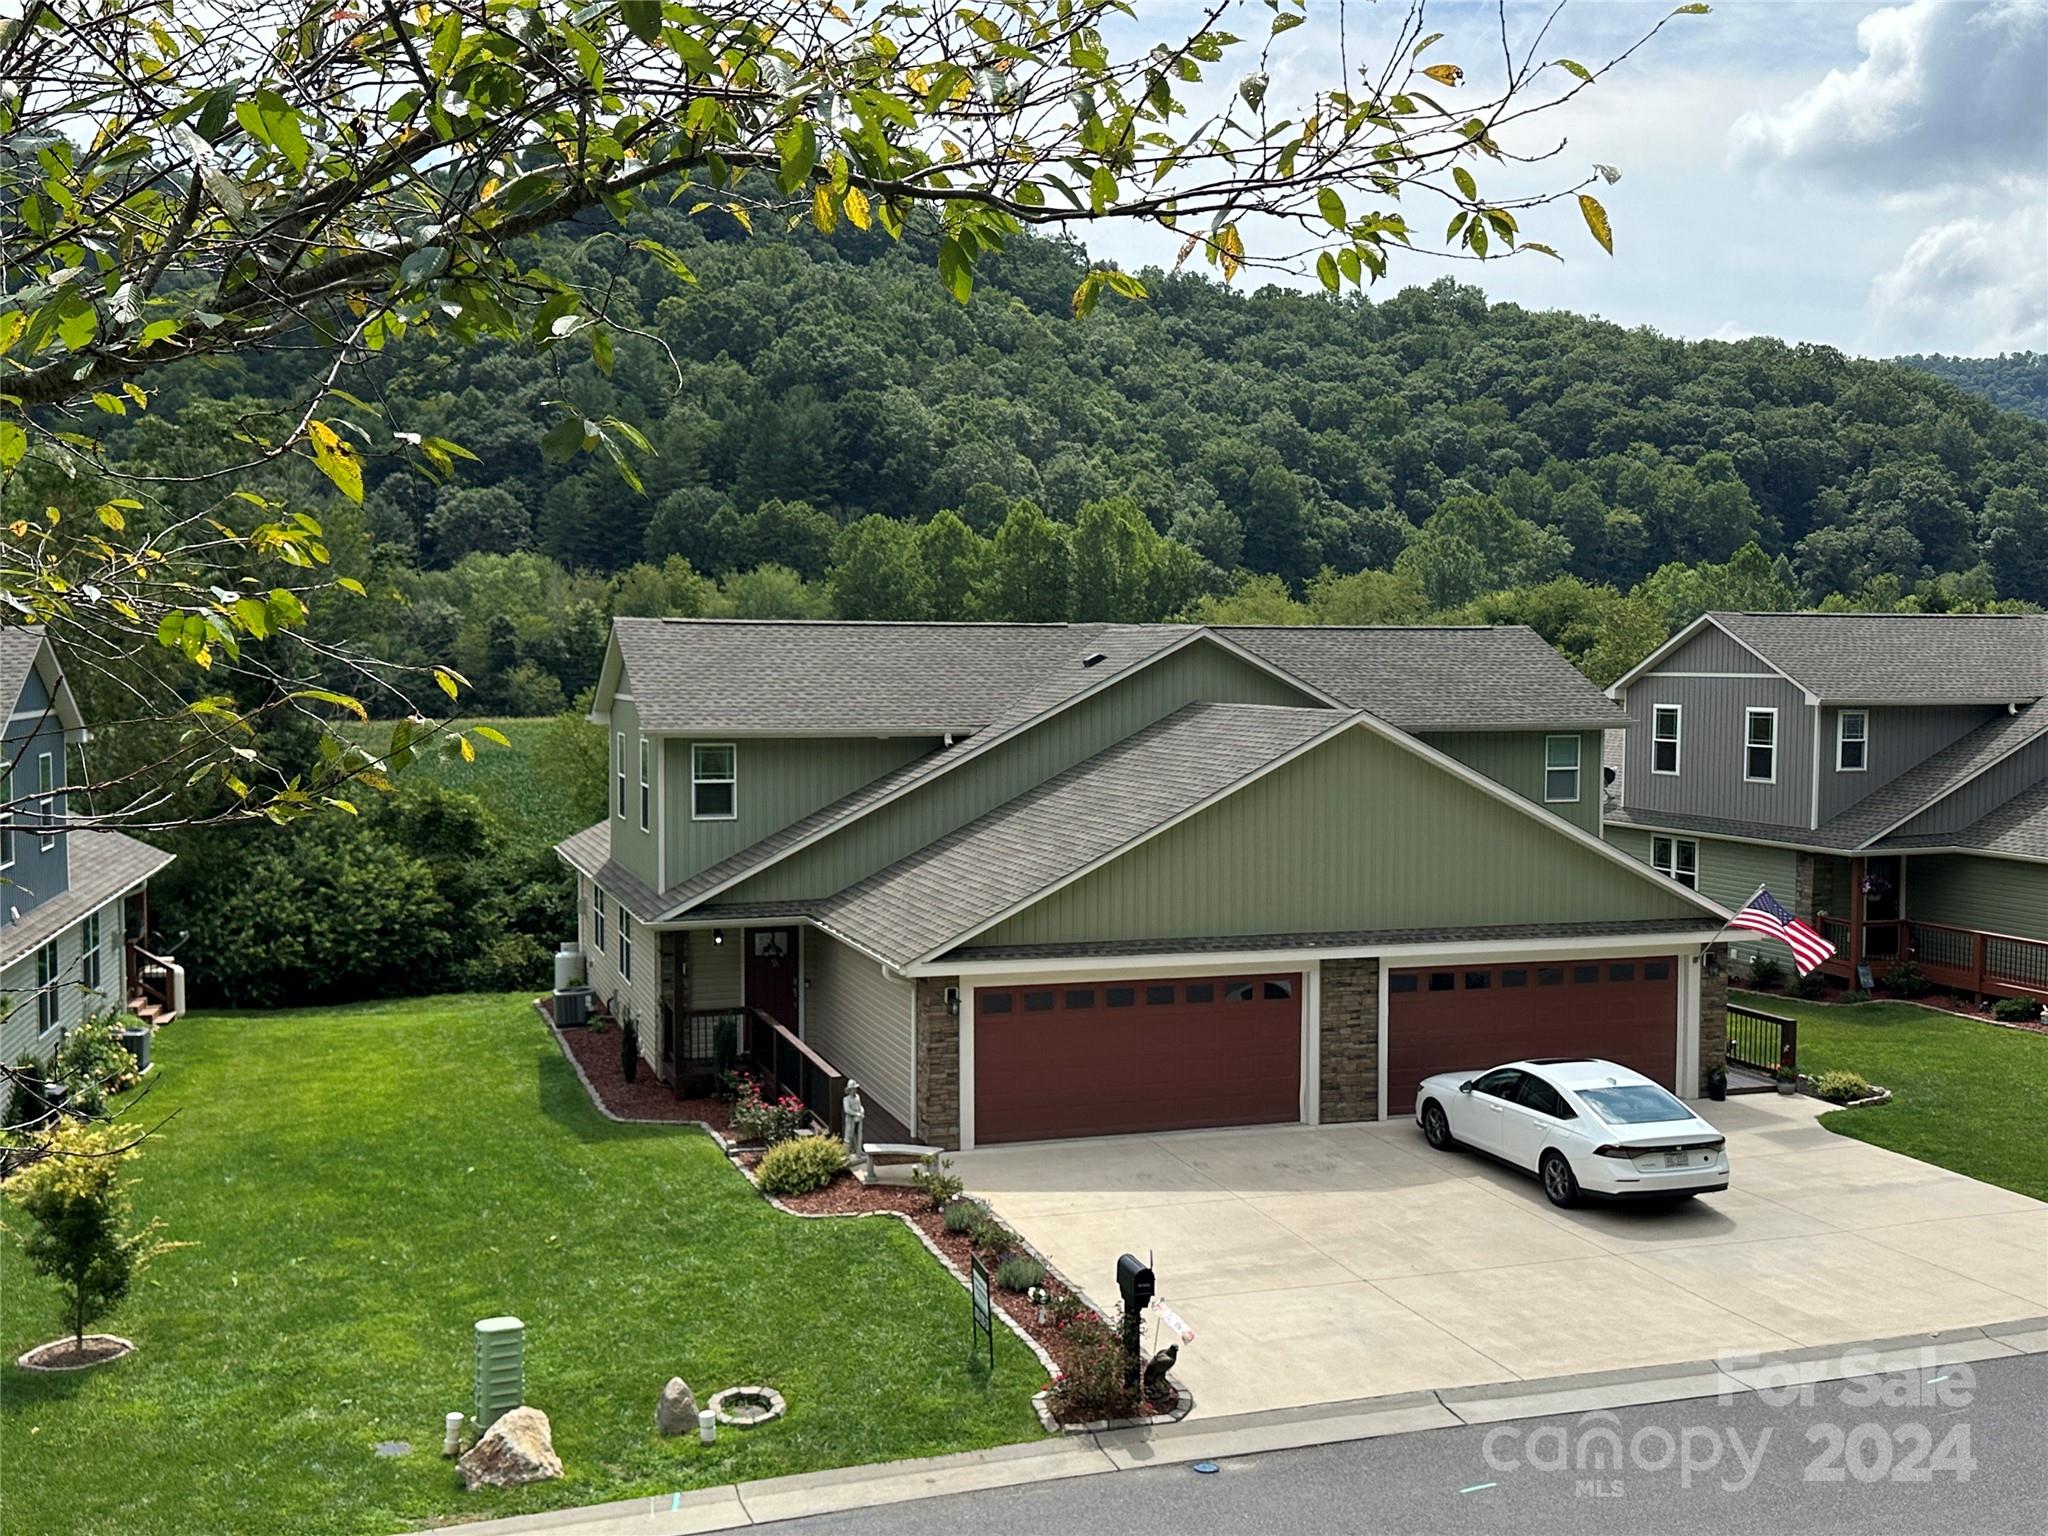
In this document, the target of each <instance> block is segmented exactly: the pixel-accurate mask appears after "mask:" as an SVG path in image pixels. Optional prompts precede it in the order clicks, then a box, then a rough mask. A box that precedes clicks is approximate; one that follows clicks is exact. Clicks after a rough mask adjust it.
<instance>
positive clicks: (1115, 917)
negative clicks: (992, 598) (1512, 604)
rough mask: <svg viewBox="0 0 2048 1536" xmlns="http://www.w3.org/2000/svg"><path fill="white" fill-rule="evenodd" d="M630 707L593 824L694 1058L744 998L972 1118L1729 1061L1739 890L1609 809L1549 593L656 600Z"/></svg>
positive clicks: (809, 1060)
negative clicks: (881, 618)
mask: <svg viewBox="0 0 2048 1536" xmlns="http://www.w3.org/2000/svg"><path fill="white" fill-rule="evenodd" d="M593 718H594V719H595V720H597V721H599V722H601V723H603V724H604V726H605V727H606V733H607V735H608V737H609V738H610V745H611V767H610V783H609V786H608V790H609V793H608V796H607V799H608V802H609V804H608V807H607V809H608V814H607V816H606V819H605V820H604V821H602V822H600V823H598V824H597V825H595V826H593V827H590V828H589V829H587V830H586V831H583V832H580V833H578V834H576V835H575V836H574V837H571V838H569V839H567V840H566V841H564V842H563V843H561V844H560V845H559V851H560V853H561V856H562V858H563V859H564V860H565V861H566V862H567V863H568V864H570V865H571V866H572V867H573V868H574V869H575V871H576V873H577V877H578V888H579V902H578V908H579V925H580V938H581V941H582V945H583V949H584V952H585V954H586V956H587V957H588V970H589V978H590V981H591V983H592V985H593V986H594V987H595V988H596V989H597V992H598V993H599V995H600V996H601V997H603V998H605V999H607V1000H609V1001H611V1002H612V1003H613V1005H614V1007H615V1009H616V1011H618V1012H621V1013H630V1015H631V1016H632V1018H633V1020H634V1022H635V1024H636V1025H637V1027H638V1029H639V1038H640V1047H641V1051H642V1053H643V1055H644V1056H645V1057H646V1059H647V1061H648V1062H649V1063H650V1065H651V1067H652V1069H653V1070H654V1071H655V1072H656V1073H657V1074H658V1075H659V1076H661V1077H662V1078H664V1079H667V1080H671V1081H674V1082H676V1083H678V1084H679V1085H682V1084H685V1083H688V1082H690V1081H692V1080H697V1081H701V1080H703V1078H704V1077H705V1076H706V1075H707V1074H706V1073H705V1071H704V1069H705V1067H706V1066H707V1064H708V1061H709V1059H710V1055H711V1052H712V1048H713V1043H714V1035H715V1033H716V1032H718V1031H721V1030H726V1031H732V1030H737V1029H744V1030H745V1031H747V1032H748V1035H749V1048H750V1050H751V1051H752V1052H753V1054H754V1055H756V1056H757V1057H763V1056H766V1055H768V1054H770V1053H780V1057H781V1063H780V1066H779V1067H778V1076H779V1077H781V1079H782V1080H783V1081H785V1082H790V1081H795V1082H797V1083H798V1084H799V1086H801V1087H802V1089H803V1092H804V1095H805V1097H806V1099H807V1100H808V1101H811V1102H813V1104H814V1107H817V1108H819V1109H820V1111H821V1113H827V1114H829V1110H830V1093H829V1091H828V1089H829V1084H831V1083H832V1082H835V1081H836V1080H837V1074H845V1075H850V1076H852V1077H854V1078H857V1079H858V1080H859V1081H860V1083H861V1084H862V1086H863V1088H864V1090H865V1091H866V1095H867V1101H868V1104H869V1106H870V1109H871V1111H872V1112H874V1113H875V1114H876V1115H877V1117H878V1118H877V1120H876V1121H875V1122H873V1124H876V1125H883V1126H891V1123H892V1122H893V1126H892V1127H891V1128H900V1130H901V1131H904V1132H909V1133H914V1134H915V1135H916V1136H918V1137H919V1138H921V1139H923V1140H926V1141H929V1142H932V1143H935V1144H939V1145H944V1146H974V1145H977V1144H980V1143H986V1142H993V1141H1014V1140H1031V1139H1039V1138H1045V1137H1057V1136H1083V1135H1102V1134H1112V1133H1117V1132H1126V1131H1146V1130H1161V1129H1169V1128H1175V1127H1189V1126H1209V1125H1234V1124H1251V1123H1270V1122H1302V1123H1308V1124H1316V1123H1319V1122H1324V1121H1340V1120H1370V1119H1375V1118H1389V1117H1394V1116H1398V1115H1401V1114H1404V1113H1407V1112H1408V1111H1409V1110H1410V1109H1411V1108H1412V1105H1413V1102H1414V1091H1415V1085H1416V1083H1417V1082H1418V1081H1419V1080H1420V1078H1421V1077H1422V1076H1423V1075H1424V1074H1426V1073H1429V1072H1435V1071H1441V1070H1449V1069H1452V1068H1463V1067H1473V1068H1478V1067H1484V1066H1488V1065H1491V1064H1493V1063H1495V1062H1497V1061H1501V1060H1509V1059H1513V1058H1515V1057H1518V1056H1525V1055H1546V1054H1575V1053H1589V1054H1599V1055H1605V1056H1611V1057H1614V1058H1617V1059H1619V1060H1622V1061H1625V1062H1628V1063H1629V1064H1630V1065H1634V1066H1638V1067H1639V1068H1640V1069H1641V1070H1643V1071H1646V1072H1648V1073H1651V1074H1652V1075H1654V1076H1656V1077H1658V1078H1659V1079H1661V1080H1662V1081H1664V1082H1667V1083H1669V1084H1671V1085H1672V1086H1674V1087H1676V1088H1678V1089H1679V1090H1681V1091H1684V1092H1693V1091H1696V1089H1697V1085H1698V1083H1699V1081H1700V1078H1701V1074H1702V1072H1703V1071H1704V1070H1705V1069H1706V1068H1709V1067H1712V1066H1715V1065H1718V1064H1719V1062H1720V1060H1721V1054H1722V1038H1723V1037H1722V1028H1723V1009H1722V1003H1721V998H1722V989H1723V987H1724V986H1725V977H1723V976H1721V975H1719V974H1718V973H1717V971H1716V970H1715V969H1714V968H1712V967H1709V966H1707V965H1705V963H1704V961H1705V957H1706V950H1707V948H1708V947H1709V941H1710V940H1711V939H1712V938H1713V936H1714V935H1715V933H1716V932H1717V931H1718V930H1719V928H1720V927H1721V924H1722V922H1723V920H1724V919H1725V917H1726V915H1727V914H1726V913H1725V912H1724V911H1723V910H1722V909H1721V908H1719V907H1717V906H1716V905H1714V904H1713V903H1712V902H1710V901H1707V900H1705V899H1702V898H1701V897H1699V896H1697V895H1695V894H1694V893H1692V892H1689V891H1683V890H1680V889H1678V888H1676V887H1674V886H1673V885H1671V884H1670V883H1669V882H1668V881H1664V880H1661V879H1659V878H1657V877H1656V876H1655V875H1654V874H1652V873H1651V872H1650V871H1649V870H1647V869H1645V868H1644V867H1643V866H1641V865H1640V864H1638V863H1636V862H1635V861H1634V860H1632V859H1630V858H1628V857H1626V856H1625V855H1622V854H1618V853H1616V852H1615V851H1614V850H1612V849H1610V848H1608V847H1607V846H1606V845H1605V844H1604V843H1603V842H1602V841H1601V840H1600V779H1599V769H1600V744H1601V739H1602V733H1603V732H1605V731H1607V730H1609V729H1610V728H1613V727H1615V726H1617V725H1619V724H1620V723H1621V722H1622V719H1623V716H1622V712H1621V711H1620V710H1619V709H1617V708H1616V706H1615V705H1614V704H1613V703H1612V701H1610V700H1609V699H1607V698H1606V697H1604V696H1603V695H1602V694H1601V693H1600V691H1599V690H1598V689H1597V688H1595V687H1594V686H1593V685H1592V684H1590V683H1589V682H1587V681H1586V680H1585V678H1583V677H1582V676H1580V675H1579V673H1578V672H1576V671H1575V670H1574V669H1573V668H1572V667H1571V665H1570V664H1569V663H1567V662H1566V661H1564V660H1563V659H1562V658H1561V657H1560V656H1559V655H1558V654H1557V653H1556V652H1555V651H1553V650H1552V649H1551V648H1550V647H1549V646H1547V645H1545V644H1544V643H1543V641H1542V640H1541V639H1540V638H1539V637H1538V636H1537V635H1535V634H1534V633H1533V632H1532V631H1530V630H1528V629H1525V628H1521V627H1514V626H1503V627H1499V628H1437V627H1423V628H1389V629H1280V628H1235V627H1213V626H1198V625H1114V624H1072V625H1069V624H1045V625H1032V624H870V623H783V622H730V621H723V622H720V621H695V620H660V619H621V620H618V621H617V622H616V623H615V625H614V627H613V631H612V636H611V642H610V644H609V646H608V647H607V650H606V654H605V659H604V665H603V669H602V672H601V674H600V677H599V681H598V685H597V692H596V699H595V703H594V706H593Z"/></svg>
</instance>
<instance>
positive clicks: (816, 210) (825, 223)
mask: <svg viewBox="0 0 2048 1536" xmlns="http://www.w3.org/2000/svg"><path fill="white" fill-rule="evenodd" d="M811 222H812V223H813V224H815V225H817V226H818V228H819V229H820V230H822V231H823V232H824V233H826V234H828V235H829V234H831V233H832V231H833V229H834V227H836V226H837V225H838V223H839V210H838V209H836V208H834V207H833V206H832V189H831V187H829V186H827V185H826V184H825V183H824V182H822V181H821V182H819V183H818V185H817V188H816V190H815V191H813V192H812V193H811Z"/></svg>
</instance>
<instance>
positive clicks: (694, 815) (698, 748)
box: [690, 741, 740, 821]
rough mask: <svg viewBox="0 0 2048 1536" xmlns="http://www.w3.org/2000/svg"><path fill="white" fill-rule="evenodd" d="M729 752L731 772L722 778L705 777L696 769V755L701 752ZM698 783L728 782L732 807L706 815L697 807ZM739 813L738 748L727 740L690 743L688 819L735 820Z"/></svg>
mask: <svg viewBox="0 0 2048 1536" xmlns="http://www.w3.org/2000/svg"><path fill="white" fill-rule="evenodd" d="M707 751H708V752H730V753H731V754H732V774H731V776H730V777H727V778H723V779H712V778H706V777H705V776H704V775H703V774H702V773H700V772H698V771H697V757H698V754H699V753H702V752H707ZM699 784H730V785H731V786H732V809H731V810H729V811H727V812H726V813H725V814H724V815H723V816H706V815H704V814H703V813H702V812H701V811H699V810H698V809H697V786H698V785H699ZM739 815H740V749H739V747H738V746H737V745H735V744H734V743H732V742H729V741H696V742H692V743H691V744H690V820H692V821H737V820H739Z"/></svg>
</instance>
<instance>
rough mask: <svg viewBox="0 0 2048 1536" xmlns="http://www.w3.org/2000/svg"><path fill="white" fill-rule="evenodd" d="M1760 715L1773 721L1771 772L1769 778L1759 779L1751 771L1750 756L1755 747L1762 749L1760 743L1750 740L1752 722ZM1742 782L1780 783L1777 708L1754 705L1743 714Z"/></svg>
mask: <svg viewBox="0 0 2048 1536" xmlns="http://www.w3.org/2000/svg"><path fill="white" fill-rule="evenodd" d="M1760 715H1768V716H1769V717H1770V721H1771V741H1770V753H1771V772H1770V776H1769V777H1768V778H1761V779H1760V778H1758V777H1757V776H1756V775H1755V774H1753V773H1751V772H1750V771H1749V754H1750V750H1751V748H1753V747H1761V746H1763V745H1764V744H1763V743H1762V742H1760V741H1753V740H1751V738H1750V731H1751V728H1752V727H1751V725H1750V722H1751V721H1753V720H1755V719H1756V718H1757V717H1758V716H1760ZM1742 782H1743V783H1745V784H1775V783H1777V782H1778V711H1777V709H1776V707H1775V706H1772V707H1770V708H1764V707H1762V706H1759V705H1755V704H1752V705H1750V707H1749V708H1747V709H1745V710H1744V711H1743V712H1742Z"/></svg>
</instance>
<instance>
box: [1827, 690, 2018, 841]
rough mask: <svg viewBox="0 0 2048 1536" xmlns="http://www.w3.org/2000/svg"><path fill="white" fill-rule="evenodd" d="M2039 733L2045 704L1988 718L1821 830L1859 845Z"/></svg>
mask: <svg viewBox="0 0 2048 1536" xmlns="http://www.w3.org/2000/svg"><path fill="white" fill-rule="evenodd" d="M2043 734H2048V704H2035V705H2031V706H2029V707H2028V708H2026V709H2023V710H2021V711H2020V712H2019V713H2018V714H2016V715H2000V716H1998V717H1997V718H1996V719H1993V720H1989V721H1986V722H1985V723H1984V724H1983V725H1980V726H1978V727H1977V729H1976V730H1974V731H1972V732H1970V734H1969V735H1967V736H1964V737H1962V738H1961V739H1959V740H1957V741H1952V742H1950V743H1949V744H1948V745H1947V746H1945V747H1943V748H1942V749H1941V750H1940V751H1939V752H1937V753H1935V754H1934V755H1933V756H1932V757H1930V758H1928V759H1926V761H1924V762H1921V763H1917V764H1915V765H1914V766H1913V767H1911V768H1909V769H1907V770H1906V771H1905V772H1904V773H1902V774H1900V775H1899V776H1898V777H1897V778H1895V779H1893V780H1892V781H1891V782H1890V783H1889V784H1886V785H1884V786H1882V787H1881V788H1879V789H1877V790H1875V791H1873V792H1872V793H1871V794H1868V795H1866V796H1864V798H1863V799H1861V800H1859V801H1857V802H1856V803H1855V804H1854V805H1852V806H1850V807H1849V808H1848V809H1847V810H1846V811H1843V812H1842V813H1841V814H1840V815H1839V816H1836V817H1834V818H1833V819H1832V820H1830V821H1828V822H1826V823H1824V824H1823V825H1822V826H1821V829H1820V833H1819V836H1820V837H1821V839H1822V840H1823V841H1824V842H1825V843H1826V845H1827V846H1828V847H1831V848H1834V847H1841V848H1859V847H1861V846H1863V845H1864V844H1865V843H1868V842H1869V841H1871V839H1873V838H1878V837H1882V836H1884V834H1885V833H1887V832H1889V831H1890V830H1891V829H1892V828H1893V827H1896V826H1897V825H1899V823H1901V822H1902V821H1905V820H1906V819H1907V818H1909V817H1912V816H1915V815H1918V814H1919V813H1920V812H1921V811H1923V810H1925V809H1926V808H1927V807H1928V806H1930V805H1932V804H1934V802H1935V801H1937V800H1939V799H1941V798H1942V797H1943V796H1945V795H1949V794H1952V793H1954V792H1955V791H1956V790H1957V789H1960V788H1961V787H1962V786H1963V785H1965V784H1967V783H1969V781H1970V780H1972V779H1974V778H1976V777H1977V775H1978V774H1980V773H1982V772H1984V771H1985V770H1986V769H1987V768H1989V767H1991V766H1992V765H1993V764H1994V763H1996V762H1998V761H2000V760H2001V759H2002V758H2005V757H2007V756H2010V755H2011V754H2012V753H2014V752H2016V751H2018V750H2019V749H2020V748H2021V747H2023V746H2025V745H2026V744H2027V743H2028V742H2030V741H2032V740H2034V739H2035V738H2036V737H2038V736H2041V735H2043Z"/></svg>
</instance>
